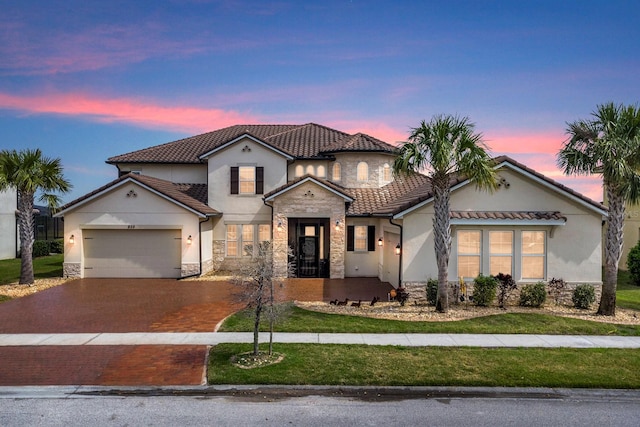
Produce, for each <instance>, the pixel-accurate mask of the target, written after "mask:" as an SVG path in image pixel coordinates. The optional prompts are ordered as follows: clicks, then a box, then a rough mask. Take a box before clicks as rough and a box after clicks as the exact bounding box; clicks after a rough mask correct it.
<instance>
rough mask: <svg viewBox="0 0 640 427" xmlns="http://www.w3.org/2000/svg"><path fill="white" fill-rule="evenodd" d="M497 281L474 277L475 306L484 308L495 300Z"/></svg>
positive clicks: (491, 278) (486, 277) (490, 278)
mask: <svg viewBox="0 0 640 427" xmlns="http://www.w3.org/2000/svg"><path fill="white" fill-rule="evenodd" d="M497 287H498V281H497V280H496V278H495V277H492V276H483V275H482V274H481V275H479V276H478V277H476V278H475V279H474V281H473V302H474V303H475V305H479V306H483V307H486V306H488V305H489V304H491V303H492V302H493V300H494V299H495V298H496V288H497Z"/></svg>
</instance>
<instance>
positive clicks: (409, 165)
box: [393, 115, 497, 312]
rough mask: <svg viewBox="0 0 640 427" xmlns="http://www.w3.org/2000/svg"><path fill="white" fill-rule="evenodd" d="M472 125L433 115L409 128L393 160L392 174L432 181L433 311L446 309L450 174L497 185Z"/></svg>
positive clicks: (464, 120) (483, 185)
mask: <svg viewBox="0 0 640 427" xmlns="http://www.w3.org/2000/svg"><path fill="white" fill-rule="evenodd" d="M474 129H475V126H474V124H473V123H471V122H470V121H469V119H468V118H467V117H464V118H460V117H457V116H450V115H437V116H434V117H433V118H432V119H431V121H430V122H428V123H427V122H425V121H424V120H423V121H422V123H421V124H420V126H419V127H417V128H414V129H412V132H411V135H410V136H409V140H408V141H407V142H405V143H404V145H402V147H400V153H399V154H398V156H397V157H396V159H395V161H394V163H393V171H394V173H395V174H408V173H412V172H423V173H426V174H427V176H428V177H429V180H430V181H431V187H432V191H433V199H434V201H433V204H434V211H435V216H434V219H433V231H434V239H435V245H434V246H435V253H436V262H437V264H438V299H437V302H436V311H439V312H446V311H447V310H448V309H449V300H448V292H447V286H448V273H447V270H448V268H449V254H450V252H451V225H450V209H449V196H450V194H451V178H452V176H454V175H455V176H457V175H463V176H465V177H466V178H467V179H469V180H470V181H471V182H474V183H475V184H476V186H477V187H478V188H480V189H487V190H493V189H495V188H496V187H497V182H496V172H495V170H494V168H493V162H492V161H491V158H490V157H489V154H487V147H486V145H485V144H484V143H483V142H482V135H481V134H480V133H474Z"/></svg>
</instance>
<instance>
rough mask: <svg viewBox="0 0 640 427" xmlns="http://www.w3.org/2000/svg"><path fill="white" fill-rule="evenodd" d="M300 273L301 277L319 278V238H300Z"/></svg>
mask: <svg viewBox="0 0 640 427" xmlns="http://www.w3.org/2000/svg"><path fill="white" fill-rule="evenodd" d="M298 247H299V248H300V252H299V253H298V258H299V259H298V272H299V276H300V277H318V268H319V261H320V257H319V251H318V237H316V236H303V237H300V238H299V242H298Z"/></svg>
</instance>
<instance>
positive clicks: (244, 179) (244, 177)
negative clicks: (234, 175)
mask: <svg viewBox="0 0 640 427" xmlns="http://www.w3.org/2000/svg"><path fill="white" fill-rule="evenodd" d="M238 172H239V179H240V194H254V193H255V191H256V190H255V188H256V187H255V182H256V168H254V167H253V166H240V167H239V168H238Z"/></svg>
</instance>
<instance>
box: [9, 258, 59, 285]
mask: <svg viewBox="0 0 640 427" xmlns="http://www.w3.org/2000/svg"><path fill="white" fill-rule="evenodd" d="M63 260H64V256H63V255H62V254H56V255H50V256H45V257H39V258H34V259H33V271H34V275H35V278H36V279H44V278H46V277H62V261H63ZM18 280H20V259H19V258H16V259H5V260H0V285H6V284H8V283H13V282H17V281H18Z"/></svg>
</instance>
